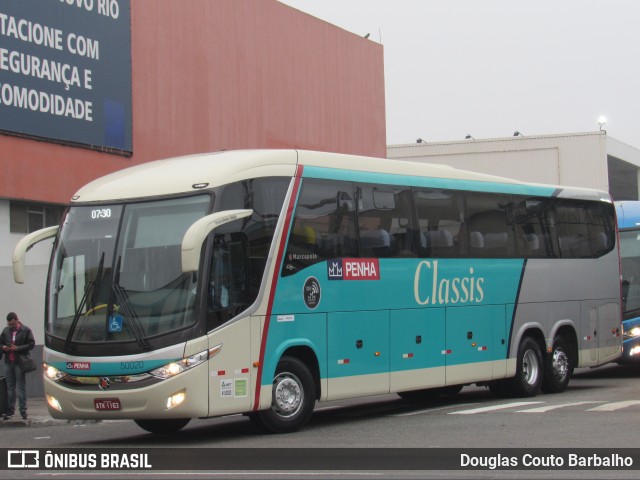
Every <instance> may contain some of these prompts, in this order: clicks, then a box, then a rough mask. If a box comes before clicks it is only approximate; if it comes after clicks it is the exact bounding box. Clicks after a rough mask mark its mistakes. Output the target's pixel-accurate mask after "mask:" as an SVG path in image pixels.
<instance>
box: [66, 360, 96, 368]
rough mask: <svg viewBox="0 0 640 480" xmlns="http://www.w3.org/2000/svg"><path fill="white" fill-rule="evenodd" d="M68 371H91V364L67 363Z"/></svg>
mask: <svg viewBox="0 0 640 480" xmlns="http://www.w3.org/2000/svg"><path fill="white" fill-rule="evenodd" d="M67 369H68V370H91V363H90V362H67Z"/></svg>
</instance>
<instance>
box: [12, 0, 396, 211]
mask: <svg viewBox="0 0 640 480" xmlns="http://www.w3.org/2000/svg"><path fill="white" fill-rule="evenodd" d="M131 3H132V6H131V29H132V35H131V36H132V39H131V40H132V90H133V91H132V97H133V149H134V153H133V156H132V157H131V158H124V157H119V156H116V155H110V154H106V153H99V152H95V151H91V150H87V149H84V148H76V147H68V146H63V145H56V144H52V143H48V142H42V141H34V140H28V139H23V138H17V137H12V136H7V135H0V169H1V170H0V171H2V175H0V197H4V198H15V199H20V198H23V199H30V200H35V201H46V202H56V203H66V202H68V200H69V199H70V197H71V196H72V195H73V193H74V192H75V191H76V190H77V189H78V188H79V187H80V186H82V185H83V184H85V183H87V182H88V181H90V180H92V179H94V178H96V177H99V176H101V175H104V174H106V173H109V172H112V171H115V170H119V169H121V168H124V167H127V166H129V165H133V164H138V163H143V162H147V161H150V160H156V159H159V158H166V157H171V156H176V155H184V154H189V153H198V152H207V151H216V150H221V149H226V150H231V149H242V148H290V147H295V148H304V149H312V150H324V151H334V152H342V153H355V154H363V155H372V156H380V157H384V156H386V133H385V132H386V125H385V103H384V68H383V48H382V46H381V45H379V44H377V43H375V42H372V41H370V40H366V39H364V38H362V37H359V36H357V35H354V34H352V33H349V32H346V31H344V30H341V29H340V28H338V27H335V26H333V25H330V24H328V23H326V22H324V21H322V20H318V19H316V18H313V17H311V16H309V15H307V14H305V13H302V12H299V11H297V10H295V9H293V8H290V7H288V6H286V5H282V4H280V3H279V2H277V1H275V0H273V1H271V0H269V1H267V0H189V1H177V0H135V1H132V2H131Z"/></svg>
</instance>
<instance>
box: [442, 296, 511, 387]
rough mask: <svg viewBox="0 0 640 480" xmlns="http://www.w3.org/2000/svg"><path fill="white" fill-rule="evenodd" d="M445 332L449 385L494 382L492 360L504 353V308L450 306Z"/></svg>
mask: <svg viewBox="0 0 640 480" xmlns="http://www.w3.org/2000/svg"><path fill="white" fill-rule="evenodd" d="M446 329H447V331H446V347H445V348H446V351H445V353H446V358H447V360H446V364H447V367H446V376H447V378H446V384H447V385H459V384H462V383H468V382H478V381H482V380H491V379H493V378H494V373H493V364H494V362H493V361H494V360H495V359H497V358H499V357H496V355H498V354H500V352H502V351H503V350H504V348H503V347H504V346H503V345H502V344H501V343H500V339H502V338H505V337H504V335H505V333H504V329H505V307H504V305H482V306H471V307H447V320H446ZM502 358H504V357H502Z"/></svg>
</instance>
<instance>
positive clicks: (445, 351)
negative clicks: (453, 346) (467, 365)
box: [442, 350, 453, 355]
mask: <svg viewBox="0 0 640 480" xmlns="http://www.w3.org/2000/svg"><path fill="white" fill-rule="evenodd" d="M451 353H453V352H452V351H451V350H442V355H450V354H451Z"/></svg>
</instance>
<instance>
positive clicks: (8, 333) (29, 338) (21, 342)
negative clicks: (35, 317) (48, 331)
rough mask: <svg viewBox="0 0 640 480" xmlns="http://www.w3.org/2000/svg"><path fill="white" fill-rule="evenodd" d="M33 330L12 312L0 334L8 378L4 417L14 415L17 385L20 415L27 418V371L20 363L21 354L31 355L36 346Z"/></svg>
mask: <svg viewBox="0 0 640 480" xmlns="http://www.w3.org/2000/svg"><path fill="white" fill-rule="evenodd" d="M35 344H36V341H35V340H34V338H33V332H31V329H30V328H29V327H27V326H26V325H23V324H22V323H20V320H19V319H18V315H16V314H15V313H13V312H11V313H9V314H8V315H7V326H6V327H5V329H4V330H3V331H2V334H0V345H2V352H3V354H4V355H3V356H4V375H5V377H6V379H7V411H6V412H5V413H4V419H5V420H9V419H10V418H11V417H13V414H14V413H15V408H16V387H17V389H18V407H19V408H20V416H21V417H22V418H23V419H24V420H26V419H27V383H26V378H25V372H24V371H23V369H22V367H21V366H20V363H19V357H20V356H29V351H30V350H31V349H32V348H33V347H34V346H35Z"/></svg>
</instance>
